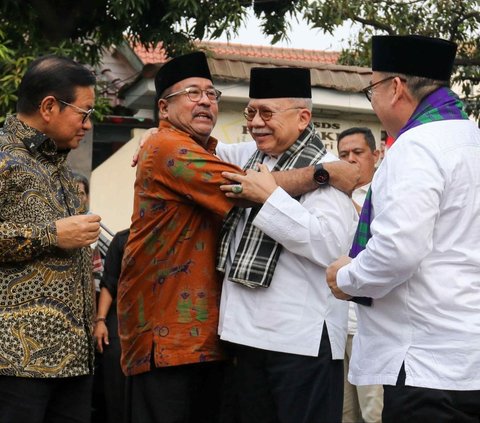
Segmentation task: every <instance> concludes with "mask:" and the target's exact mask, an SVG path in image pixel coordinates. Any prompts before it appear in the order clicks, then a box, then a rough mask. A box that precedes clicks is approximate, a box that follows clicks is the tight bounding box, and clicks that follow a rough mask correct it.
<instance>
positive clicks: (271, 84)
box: [249, 68, 312, 98]
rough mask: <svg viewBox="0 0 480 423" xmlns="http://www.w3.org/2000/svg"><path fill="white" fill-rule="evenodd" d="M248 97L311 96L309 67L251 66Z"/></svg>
mask: <svg viewBox="0 0 480 423" xmlns="http://www.w3.org/2000/svg"><path fill="white" fill-rule="evenodd" d="M249 96H250V98H312V87H311V84H310V69H305V68H252V69H251V71H250V93H249Z"/></svg>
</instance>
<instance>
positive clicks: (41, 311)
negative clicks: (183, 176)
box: [0, 116, 93, 377]
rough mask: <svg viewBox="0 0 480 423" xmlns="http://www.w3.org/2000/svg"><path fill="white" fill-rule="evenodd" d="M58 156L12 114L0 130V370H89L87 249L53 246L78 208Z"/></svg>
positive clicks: (35, 373) (64, 373)
mask: <svg viewBox="0 0 480 423" xmlns="http://www.w3.org/2000/svg"><path fill="white" fill-rule="evenodd" d="M66 156H67V154H66V152H58V151H57V149H56V146H55V144H54V143H53V141H52V140H50V139H48V138H47V137H46V136H45V135H44V134H42V133H40V132H38V131H37V130H35V129H33V128H31V127H29V126H27V125H25V124H23V123H22V122H20V121H19V120H18V119H17V118H16V117H13V116H10V117H8V118H7V120H6V121H5V125H4V127H3V129H2V130H1V131H0V262H1V265H0V375H10V376H21V377H68V376H77V375H83V374H88V373H91V369H92V360H93V344H92V338H91V323H92V318H93V292H92V279H91V249H90V248H89V247H86V248H82V249H77V250H70V251H66V250H61V249H59V248H58V247H57V246H56V244H57V235H56V227H55V221H56V220H58V219H60V218H63V217H68V216H70V215H74V214H79V213H80V212H82V211H83V210H81V209H80V201H79V197H78V195H77V190H76V186H75V184H74V182H73V179H72V174H71V171H70V169H69V168H68V166H67V164H66Z"/></svg>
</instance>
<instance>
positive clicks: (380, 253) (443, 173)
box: [337, 120, 480, 390]
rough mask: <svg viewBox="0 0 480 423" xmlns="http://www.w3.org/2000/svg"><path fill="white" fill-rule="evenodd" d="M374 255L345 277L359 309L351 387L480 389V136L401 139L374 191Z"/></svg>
mask: <svg viewBox="0 0 480 423" xmlns="http://www.w3.org/2000/svg"><path fill="white" fill-rule="evenodd" d="M372 193H373V194H372V201H373V212H374V220H373V222H372V225H371V231H372V238H371V239H370V240H369V242H368V244H367V248H366V249H365V250H364V251H362V252H361V253H360V254H359V255H358V256H357V258H356V259H354V260H353V261H352V262H351V263H350V264H349V265H348V266H345V267H344V268H342V269H341V270H340V271H339V272H338V274H337V282H338V286H339V287H340V288H341V289H342V290H343V291H344V292H346V293H348V294H350V295H360V296H369V297H373V298H374V301H373V306H372V307H370V308H369V307H362V306H359V307H358V332H357V335H356V336H355V337H354V344H353V356H352V360H351V361H350V373H349V381H350V382H351V383H354V384H357V385H371V384H387V385H394V384H395V382H396V380H397V375H398V373H399V370H400V367H401V365H402V362H405V371H406V385H410V386H418V387H428V388H434V389H448V390H478V389H480V131H479V129H478V128H477V127H476V125H475V124H474V123H473V122H470V121H467V120H455V121H453V120H450V121H440V122H433V123H428V124H424V125H421V126H418V127H416V128H413V129H411V130H409V131H407V132H405V133H404V134H402V135H401V136H400V137H399V138H398V140H397V141H396V142H395V144H394V145H393V146H392V147H391V148H390V150H389V151H388V154H387V155H386V156H385V159H384V161H383V162H382V164H381V165H380V167H379V169H378V170H377V172H376V173H375V176H374V179H373V182H372Z"/></svg>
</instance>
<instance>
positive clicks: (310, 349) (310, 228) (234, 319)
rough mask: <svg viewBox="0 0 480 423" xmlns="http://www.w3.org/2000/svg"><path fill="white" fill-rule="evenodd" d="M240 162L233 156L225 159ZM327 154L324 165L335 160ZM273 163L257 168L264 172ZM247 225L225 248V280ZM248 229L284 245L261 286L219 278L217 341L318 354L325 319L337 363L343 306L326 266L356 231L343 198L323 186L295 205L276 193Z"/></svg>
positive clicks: (340, 354)
mask: <svg viewBox="0 0 480 423" xmlns="http://www.w3.org/2000/svg"><path fill="white" fill-rule="evenodd" d="M220 156H221V158H222V159H227V160H228V161H231V162H233V163H240V164H243V163H242V160H240V159H239V158H238V157H235V156H234V155H233V156H232V155H231V154H230V156H229V157H225V154H220ZM335 159H336V158H335V156H333V155H331V154H327V156H325V158H324V160H323V161H331V160H335ZM275 162H276V160H272V159H270V160H267V161H265V162H264V163H265V164H266V165H267V166H268V167H269V168H270V169H271V168H273V166H274V164H275ZM245 222H246V219H244V220H243V221H241V222H240V224H239V225H238V227H237V232H236V234H235V241H234V242H232V246H231V248H230V253H229V259H228V261H227V267H226V275H228V272H229V270H230V266H231V263H232V258H233V255H234V253H235V250H236V247H237V245H238V242H239V241H240V237H241V234H242V233H243V228H244V225H245ZM254 225H255V226H256V227H258V228H259V229H261V230H262V231H263V232H265V233H266V234H267V235H269V236H270V237H272V238H273V239H275V240H276V241H278V242H279V243H281V244H282V245H283V247H284V248H283V249H282V252H281V253H280V257H279V260H278V264H277V267H276V269H275V273H274V275H273V279H272V283H271V285H270V287H268V288H255V289H252V288H248V287H246V286H244V285H241V284H238V283H235V282H231V281H229V280H228V277H227V276H226V277H225V279H224V282H223V287H222V299H221V304H220V322H219V334H220V337H221V339H223V340H226V341H230V342H235V343H237V344H241V345H247V346H251V347H256V348H261V349H265V350H270V351H277V352H285V353H292V354H300V355H307V356H317V355H318V352H319V347H320V340H321V336H322V329H323V323H324V321H326V325H327V328H328V333H329V338H330V342H331V348H332V356H333V358H334V359H343V356H344V350H345V342H346V335H347V310H348V305H347V303H346V302H344V301H339V300H337V299H335V298H334V297H333V296H332V294H331V293H330V290H329V288H328V286H327V284H326V281H325V268H326V266H328V264H329V263H330V262H332V261H333V260H335V259H336V258H337V257H338V256H339V255H341V254H345V253H346V252H348V250H349V248H350V244H351V240H352V238H353V234H354V232H355V229H356V225H357V214H356V211H355V209H354V207H353V205H352V203H351V201H350V199H349V198H348V197H347V196H346V195H345V194H343V193H341V192H340V191H338V190H336V189H334V188H331V187H322V188H319V189H317V190H315V191H313V192H311V193H308V194H306V195H304V196H302V197H301V198H300V201H296V200H295V199H293V198H292V197H290V196H289V195H288V194H287V193H286V192H285V191H283V189H281V188H277V189H276V190H275V191H274V192H273V193H272V195H271V196H270V197H269V198H268V200H267V201H266V202H265V204H264V205H263V207H262V208H261V210H260V211H259V213H258V214H257V216H256V218H255V220H254Z"/></svg>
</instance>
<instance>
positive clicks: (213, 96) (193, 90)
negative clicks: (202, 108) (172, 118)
mask: <svg viewBox="0 0 480 423" xmlns="http://www.w3.org/2000/svg"><path fill="white" fill-rule="evenodd" d="M204 93H205V95H206V96H207V98H208V99H209V100H210V101H211V102H212V103H216V102H218V101H219V100H220V96H221V95H222V92H221V91H220V90H217V89H216V88H208V89H206V90H202V89H200V88H198V87H187V88H185V89H184V90H180V91H175V92H174V93H171V94H168V95H167V96H166V97H163V99H164V100H168V99H169V98H171V97H173V96H176V95H181V94H186V95H187V97H188V99H189V100H190V101H193V102H194V103H198V102H199V101H200V100H201V99H202V97H203V94H204Z"/></svg>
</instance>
